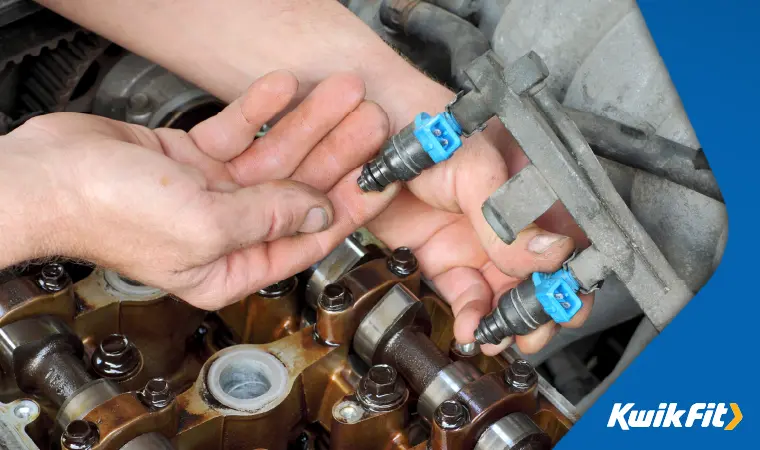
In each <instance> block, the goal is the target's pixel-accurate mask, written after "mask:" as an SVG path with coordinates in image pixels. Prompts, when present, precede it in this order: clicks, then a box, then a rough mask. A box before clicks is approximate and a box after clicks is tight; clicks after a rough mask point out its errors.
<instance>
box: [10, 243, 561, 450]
mask: <svg viewBox="0 0 760 450" xmlns="http://www.w3.org/2000/svg"><path fill="white" fill-rule="evenodd" d="M359 239H362V238H361V237H360V236H358V235H357V236H352V237H350V238H348V239H347V240H346V242H345V243H344V244H343V246H341V247H339V248H338V249H336V250H335V252H334V253H333V254H331V255H330V256H328V257H327V258H326V259H325V261H336V258H338V260H340V259H341V258H340V256H341V255H342V256H343V257H347V256H346V255H350V254H355V255H365V256H366V255H372V256H366V257H362V258H359V259H363V262H357V259H356V258H355V257H347V258H348V261H350V262H343V261H341V263H340V264H335V265H325V264H323V263H319V264H316V265H315V267H313V268H312V270H310V271H308V272H307V273H304V274H301V276H300V277H298V278H291V279H287V280H283V281H282V282H279V283H276V284H275V285H272V286H270V287H269V288H266V289H263V290H262V291H260V292H258V293H256V294H253V295H251V296H249V297H247V298H246V299H243V300H242V301H241V302H239V303H236V304H233V305H230V306H228V307H226V308H224V309H222V310H221V311H218V312H217V313H215V314H206V313H205V312H203V311H200V310H196V309H195V308H193V307H191V306H189V305H187V304H186V303H184V302H182V301H180V300H179V299H177V298H174V297H172V296H170V295H166V294H165V293H163V292H161V291H159V290H156V289H153V288H150V287H147V286H143V285H141V284H139V283H137V282H135V281H133V280H129V279H127V278H123V277H121V276H119V275H118V274H116V273H114V272H109V271H106V270H103V269H99V268H95V269H94V270H93V271H92V272H91V273H90V274H89V275H87V276H85V277H84V278H82V279H78V280H72V279H71V277H70V276H69V274H68V273H67V271H66V270H65V269H64V267H63V266H62V265H60V264H57V263H51V264H48V265H45V266H43V267H42V269H41V270H40V271H39V272H38V273H35V274H28V275H23V276H19V277H15V278H11V279H9V280H8V281H6V282H4V283H3V284H1V285H0V311H2V315H0V344H1V345H0V366H1V367H2V370H3V372H2V379H1V380H2V386H3V389H2V398H0V401H3V402H5V403H6V404H3V405H2V408H0V411H10V412H8V413H4V414H5V415H13V417H14V418H13V420H12V421H5V419H4V422H3V423H5V424H6V425H7V426H6V428H5V431H3V430H0V436H2V439H3V441H2V442H4V445H6V447H8V448H20V449H28V450H32V449H35V450H36V449H40V450H42V449H48V448H56V446H60V448H63V449H70V450H74V449H93V450H100V449H131V450H137V449H171V448H176V449H204V450H205V449H233V448H266V449H273V450H276V449H283V450H285V449H289V448H311V449H326V448H331V449H349V448H362V449H378V450H379V449H387V448H396V449H409V448H416V449H425V448H432V449H465V448H471V449H475V448H477V449H497V448H503V449H512V448H534V449H549V448H551V446H552V445H553V443H556V442H557V441H558V440H559V439H560V438H561V437H562V436H563V435H564V434H565V433H566V432H567V430H568V429H569V428H570V427H571V426H572V423H573V421H574V420H575V417H574V415H572V413H570V414H566V413H563V412H561V411H563V409H562V408H563V407H564V405H560V406H557V405H555V404H553V403H552V399H550V398H549V397H547V396H546V395H544V393H543V390H542V388H541V386H540V383H539V378H540V377H539V375H538V374H537V373H536V372H535V370H534V368H533V367H532V365H531V364H530V363H528V362H527V361H524V360H516V361H513V362H511V363H510V362H508V361H507V360H506V359H504V358H502V357H493V358H491V357H485V356H483V355H482V354H479V352H477V351H476V350H473V349H472V348H470V349H467V348H461V346H457V345H455V343H454V342H453V335H452V323H453V317H452V315H451V311H450V309H449V308H448V306H446V305H445V304H444V303H443V302H442V301H441V300H440V299H439V298H438V297H437V296H436V295H435V294H434V293H433V292H432V291H430V290H429V289H428V288H427V287H426V285H425V283H424V282H423V281H422V280H421V277H420V273H419V269H418V265H417V262H416V258H415V257H414V254H413V253H412V252H411V251H410V250H409V249H406V248H400V249H396V250H394V251H388V250H383V249H382V248H380V247H376V246H375V247H374V249H373V246H370V245H364V244H363V243H362V242H361V241H360V240H359ZM346 248H351V249H353V251H352V252H351V253H347V252H346ZM336 267H338V268H339V269H337V270H336ZM325 280H329V283H326V284H325V283H324V281H325ZM315 283H321V284H322V285H323V286H324V287H323V288H322V289H321V292H320V293H319V295H318V298H317V301H316V315H315V316H316V319H315V320H314V321H313V323H312V322H310V321H309V320H308V319H307V317H308V316H309V315H310V312H311V315H313V313H314V311H313V310H312V307H311V306H310V302H309V301H308V300H307V296H308V295H309V293H312V294H313V293H315V292H316V290H315V289H313V288H312V289H311V290H308V291H307V290H306V289H299V284H304V285H305V286H314V285H315ZM431 317H435V318H436V320H435V321H432V320H431ZM166 323H173V324H175V325H174V326H172V327H166V326H165V325H164V324H166ZM14 424H15V425H14ZM19 427H21V428H19ZM273 430H276V432H273ZM299 445H300V447H299ZM527 445H530V447H526V446H527Z"/></svg>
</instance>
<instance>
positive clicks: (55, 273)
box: [38, 263, 69, 292]
mask: <svg viewBox="0 0 760 450" xmlns="http://www.w3.org/2000/svg"><path fill="white" fill-rule="evenodd" d="M38 282H39V285H40V287H41V288H42V289H44V290H46V291H48V292H58V291H60V290H62V289H63V288H64V287H66V285H67V284H68V282H69V277H68V275H67V274H66V270H65V269H64V268H63V266H62V265H61V264H58V263H50V264H45V265H44V266H42V270H41V271H40V278H39V281H38Z"/></svg>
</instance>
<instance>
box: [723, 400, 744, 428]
mask: <svg viewBox="0 0 760 450" xmlns="http://www.w3.org/2000/svg"><path fill="white" fill-rule="evenodd" d="M729 406H731V411H733V412H734V420H732V421H731V422H730V423H729V424H728V425H726V428H724V430H727V431H731V430H733V429H734V428H736V426H737V425H739V422H741V421H742V418H744V416H743V415H742V410H741V409H739V405H737V404H736V403H731V404H730V405H729Z"/></svg>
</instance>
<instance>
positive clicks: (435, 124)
mask: <svg viewBox="0 0 760 450" xmlns="http://www.w3.org/2000/svg"><path fill="white" fill-rule="evenodd" d="M414 136H415V137H416V138H417V141H419V143H420V144H422V148H423V149H424V150H425V152H427V154H428V155H429V156H430V159H432V160H433V162H434V163H435V164H438V163H439V162H442V161H446V160H447V159H449V158H451V156H452V155H453V154H454V152H455V151H456V150H457V149H458V148H459V147H461V146H462V138H461V136H462V128H461V127H460V126H459V124H458V123H457V121H456V120H455V119H454V117H452V115H451V114H449V113H447V112H443V113H441V114H438V115H435V116H432V117H431V116H430V114H428V113H420V114H418V115H417V117H416V118H415V119H414Z"/></svg>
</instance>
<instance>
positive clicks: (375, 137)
mask: <svg viewBox="0 0 760 450" xmlns="http://www.w3.org/2000/svg"><path fill="white" fill-rule="evenodd" d="M388 127H389V124H388V116H387V115H386V114H385V111H383V110H382V108H380V106H378V105H377V104H376V103H374V102H369V101H365V102H363V103H362V104H360V105H359V107H358V108H356V109H355V110H354V111H352V112H351V113H350V114H349V115H348V116H347V117H346V118H345V119H343V121H342V122H341V123H340V125H338V126H337V127H336V128H335V129H333V130H332V131H331V132H330V133H329V134H328V135H327V136H325V138H324V139H322V141H320V142H319V144H317V146H316V147H315V148H314V150H312V151H311V152H310V153H309V154H308V155H307V156H306V158H305V159H304V160H303V162H302V163H301V165H300V166H299V167H298V169H296V171H295V173H293V176H292V177H291V179H293V180H296V181H300V182H302V183H306V184H308V185H310V186H314V187H315V188H317V189H319V190H320V191H323V192H326V191H328V190H330V188H331V187H332V186H333V185H334V184H335V183H337V182H338V180H340V179H341V178H342V177H343V175H345V174H346V172H348V171H349V170H352V169H355V168H356V167H359V166H361V165H362V164H363V163H364V162H366V161H367V160H369V159H370V158H371V157H372V155H374V154H375V153H377V149H378V148H379V147H380V146H381V145H382V144H383V142H385V140H386V139H387V138H388Z"/></svg>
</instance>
